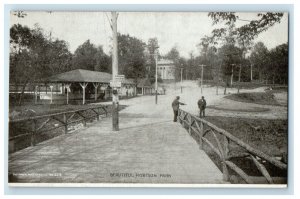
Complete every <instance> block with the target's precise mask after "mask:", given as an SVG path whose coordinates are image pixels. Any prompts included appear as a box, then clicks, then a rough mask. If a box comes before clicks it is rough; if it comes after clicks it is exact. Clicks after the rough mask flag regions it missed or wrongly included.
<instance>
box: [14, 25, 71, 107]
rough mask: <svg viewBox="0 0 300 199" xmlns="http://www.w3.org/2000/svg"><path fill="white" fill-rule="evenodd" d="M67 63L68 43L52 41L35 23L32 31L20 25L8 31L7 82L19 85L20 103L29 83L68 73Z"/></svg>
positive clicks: (68, 55) (68, 59)
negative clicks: (8, 68) (8, 71)
mask: <svg viewBox="0 0 300 199" xmlns="http://www.w3.org/2000/svg"><path fill="white" fill-rule="evenodd" d="M70 60H71V53H70V52H69V50H68V45H67V43H66V42H65V41H63V40H58V39H55V40H54V41H52V40H51V38H48V37H47V36H45V34H44V32H43V29H42V28H40V27H39V26H38V24H36V25H35V27H34V28H33V29H30V28H28V27H27V26H22V25H20V24H15V25H13V26H12V27H11V28H10V83H12V84H14V85H22V89H21V93H20V95H19V104H21V102H22V99H23V95H24V91H25V88H26V86H28V84H32V83H34V82H36V81H38V80H40V79H42V78H45V77H48V76H50V75H53V74H55V73H57V72H62V71H65V70H67V69H68V68H69V66H70Z"/></svg>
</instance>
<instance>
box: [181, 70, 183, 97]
mask: <svg viewBox="0 0 300 199" xmlns="http://www.w3.org/2000/svg"><path fill="white" fill-rule="evenodd" d="M180 71H181V75H180V76H181V81H180V92H181V93H182V71H183V68H180Z"/></svg>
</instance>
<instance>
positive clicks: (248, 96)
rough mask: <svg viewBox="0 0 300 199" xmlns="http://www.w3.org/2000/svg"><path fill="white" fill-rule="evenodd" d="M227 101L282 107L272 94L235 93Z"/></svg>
mask: <svg viewBox="0 0 300 199" xmlns="http://www.w3.org/2000/svg"><path fill="white" fill-rule="evenodd" d="M225 98H227V99H231V100H235V101H239V102H246V103H255V104H262V105H276V106H278V105H280V103H278V101H277V100H276V99H275V97H274V95H273V93H272V92H254V93H235V94H231V95H228V96H225Z"/></svg>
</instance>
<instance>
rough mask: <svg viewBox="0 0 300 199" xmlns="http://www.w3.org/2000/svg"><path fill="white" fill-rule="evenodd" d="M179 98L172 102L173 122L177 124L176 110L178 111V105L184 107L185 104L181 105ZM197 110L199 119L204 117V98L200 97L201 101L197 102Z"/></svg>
mask: <svg viewBox="0 0 300 199" xmlns="http://www.w3.org/2000/svg"><path fill="white" fill-rule="evenodd" d="M179 99H180V97H179V96H177V97H176V98H175V100H174V101H173V102H172V108H173V112H174V120H173V121H174V122H177V117H178V110H179V105H185V103H182V102H180V101H179ZM197 104H198V108H199V110H200V113H199V117H200V118H202V117H205V108H206V100H205V99H204V96H202V97H201V99H199V100H198V103H197Z"/></svg>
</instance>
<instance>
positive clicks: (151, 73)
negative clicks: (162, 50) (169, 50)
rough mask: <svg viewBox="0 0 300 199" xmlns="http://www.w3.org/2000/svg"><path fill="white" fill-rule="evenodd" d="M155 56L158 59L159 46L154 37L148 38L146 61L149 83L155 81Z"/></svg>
mask: <svg viewBox="0 0 300 199" xmlns="http://www.w3.org/2000/svg"><path fill="white" fill-rule="evenodd" d="M155 55H157V58H158V59H159V58H160V57H161V56H160V54H159V45H158V40H157V38H156V37H154V38H150V39H149V40H148V43H147V51H146V60H147V71H146V73H147V77H148V78H150V80H151V83H153V82H154V81H155V67H156V65H155Z"/></svg>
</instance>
